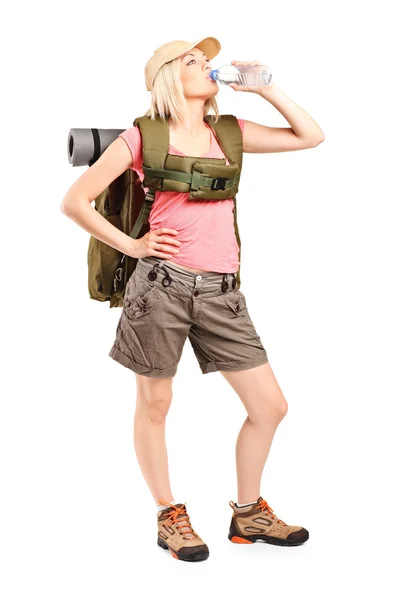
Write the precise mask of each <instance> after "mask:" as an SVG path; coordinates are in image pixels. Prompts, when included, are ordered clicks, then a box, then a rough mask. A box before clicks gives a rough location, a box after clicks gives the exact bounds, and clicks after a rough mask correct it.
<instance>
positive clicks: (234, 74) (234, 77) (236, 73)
mask: <svg viewBox="0 0 400 600" xmlns="http://www.w3.org/2000/svg"><path fill="white" fill-rule="evenodd" d="M209 78H210V79H212V80H214V81H218V82H219V83H223V84H224V85H229V84H230V83H235V84H236V85H243V86H245V85H250V86H251V85H268V84H269V82H270V81H271V79H272V73H271V71H270V69H269V68H268V67H267V66H266V65H238V66H235V65H223V66H222V67H220V68H219V69H212V70H211V71H210V72H209Z"/></svg>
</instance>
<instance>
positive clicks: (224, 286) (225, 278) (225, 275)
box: [221, 273, 229, 292]
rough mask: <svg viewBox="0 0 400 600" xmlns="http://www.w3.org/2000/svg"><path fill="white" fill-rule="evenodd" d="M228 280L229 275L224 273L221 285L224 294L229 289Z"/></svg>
mask: <svg viewBox="0 0 400 600" xmlns="http://www.w3.org/2000/svg"><path fill="white" fill-rule="evenodd" d="M227 278H228V273H224V274H223V276H222V283H221V290H222V291H223V292H226V290H227V289H228V288H229V283H228V282H227Z"/></svg>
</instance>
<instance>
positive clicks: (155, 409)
mask: <svg viewBox="0 0 400 600" xmlns="http://www.w3.org/2000/svg"><path fill="white" fill-rule="evenodd" d="M171 400H172V397H171V396H151V397H148V398H144V399H143V400H142V403H143V404H144V406H145V409H146V412H147V415H148V417H149V418H150V419H151V420H152V421H155V422H157V423H160V422H163V421H165V418H166V416H167V414H168V411H169V408H170V406H171Z"/></svg>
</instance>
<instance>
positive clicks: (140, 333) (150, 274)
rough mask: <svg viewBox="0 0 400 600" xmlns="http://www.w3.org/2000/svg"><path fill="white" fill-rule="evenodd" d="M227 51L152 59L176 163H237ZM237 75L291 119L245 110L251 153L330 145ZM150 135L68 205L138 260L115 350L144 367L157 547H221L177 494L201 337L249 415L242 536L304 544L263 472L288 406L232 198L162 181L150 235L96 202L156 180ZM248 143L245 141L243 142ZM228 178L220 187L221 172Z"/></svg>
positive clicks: (291, 110)
mask: <svg viewBox="0 0 400 600" xmlns="http://www.w3.org/2000/svg"><path fill="white" fill-rule="evenodd" d="M220 48H221V46H220V43H219V42H218V40H216V39H215V38H213V37H208V38H204V39H202V40H198V41H197V42H193V43H192V42H185V41H181V40H179V41H173V42H169V43H167V44H164V45H163V46H161V47H160V48H158V49H157V50H156V51H155V52H154V55H153V56H152V57H151V58H150V59H149V61H148V62H147V64H146V68H145V80H146V86H147V89H148V90H149V91H151V93H152V97H151V107H150V109H149V110H148V112H147V113H146V114H145V115H144V116H145V117H147V118H148V119H152V120H154V119H156V117H157V118H161V119H163V122H164V124H166V125H167V126H168V131H169V150H168V160H169V161H171V160H172V161H177V162H176V164H177V165H181V164H183V163H182V160H183V159H185V158H187V159H189V160H191V159H193V157H194V158H196V157H197V158H198V160H199V161H200V162H201V160H203V161H204V164H205V165H206V166H207V164H211V163H212V162H213V161H212V160H211V161H210V160H208V162H207V159H214V162H215V159H220V160H219V161H217V163H223V164H226V165H229V158H228V157H227V156H226V154H225V153H224V151H223V149H222V148H221V145H220V144H219V143H218V139H217V137H216V135H215V132H214V131H213V127H212V126H210V123H207V122H206V120H205V117H206V115H208V113H209V112H210V111H213V113H214V115H213V118H214V121H211V125H212V124H213V123H214V122H215V123H216V124H217V121H218V119H219V118H221V115H219V112H218V106H217V102H216V99H215V96H216V95H217V93H218V85H217V83H216V82H215V81H213V80H212V79H210V77H209V72H210V70H211V65H210V60H211V59H212V58H214V57H215V56H216V55H217V54H218V52H219V51H220ZM232 63H233V64H236V65H247V64H260V63H259V62H257V61H254V62H240V61H232ZM230 85H231V88H232V89H234V90H235V91H242V92H252V93H255V94H259V95H260V96H261V97H262V98H264V99H265V100H267V101H268V102H270V103H271V104H273V105H274V106H275V107H276V108H277V110H279V111H280V112H281V113H282V115H283V116H284V117H285V118H286V119H287V121H288V122H289V124H290V127H287V128H273V127H267V126H264V125H260V124H258V123H254V122H252V121H248V120H245V119H240V118H239V119H236V118H234V119H233V125H232V127H233V129H232V132H233V133H232V139H237V137H236V138H234V136H235V127H236V134H237V133H238V131H239V130H238V129H237V127H240V131H239V133H240V132H241V140H240V142H241V144H240V151H241V150H243V152H249V153H268V152H285V151H290V150H300V149H305V148H310V147H314V146H317V145H318V144H319V143H321V141H323V139H324V135H323V132H322V131H321V129H320V127H319V126H318V125H317V123H316V122H315V121H314V120H313V119H312V118H311V117H310V116H309V115H308V114H307V113H306V112H305V111H304V110H303V109H301V108H300V107H299V106H298V105H297V104H295V103H294V102H293V101H292V100H290V99H289V98H288V97H287V96H286V95H285V94H284V93H283V92H282V91H281V90H280V89H279V88H278V87H277V86H276V85H275V84H274V83H273V82H271V83H270V84H269V85H268V86H262V85H261V86H249V87H242V86H238V85H234V84H230ZM222 117H223V116H222ZM231 123H232V121H231ZM144 140H145V142H144ZM144 143H146V151H148V146H147V144H150V142H149V140H148V138H147V137H145V138H143V137H142V135H141V130H140V127H139V126H137V125H135V126H133V127H131V128H129V129H127V130H125V131H124V132H123V133H121V134H120V135H119V136H118V138H117V139H116V140H115V141H114V142H113V143H112V144H110V146H109V147H108V148H107V149H106V150H105V151H104V153H103V154H102V155H101V156H100V158H99V159H98V160H97V161H96V162H95V163H94V164H93V165H92V166H91V167H90V168H89V169H88V170H87V171H86V172H85V173H84V174H83V175H82V176H81V177H80V178H79V179H78V180H77V181H76V182H75V184H74V185H73V186H72V187H71V188H70V190H69V191H68V193H67V194H66V196H65V198H64V200H63V203H62V210H63V212H64V213H65V214H66V215H67V216H69V217H71V218H73V219H74V220H75V221H76V222H77V223H78V224H79V225H81V226H82V227H83V228H85V229H86V230H87V231H88V232H89V233H90V234H91V235H94V236H95V237H97V238H98V239H99V240H101V241H103V242H104V243H106V244H108V245H109V246H112V247H113V248H116V249H118V250H120V251H121V252H123V253H124V254H126V255H129V256H132V257H136V258H138V262H137V266H136V269H135V270H134V272H133V273H132V276H131V278H130V279H129V281H128V283H127V287H126V289H125V295H124V307H123V309H122V313H121V317H120V319H119V322H118V326H117V331H116V338H115V341H114V343H113V345H112V348H111V350H110V353H109V355H110V357H111V358H113V359H114V360H115V361H117V362H119V363H120V364H121V365H123V366H125V367H127V368H129V369H131V370H132V371H133V372H134V373H135V376H136V382H137V401H136V411H135V422H134V445H135V451H136V455H137V458H138V462H139V464H140V468H141V470H142V473H143V476H144V478H145V481H146V483H147V485H148V487H149V490H150V493H151V494H152V496H153V498H154V501H155V504H156V510H157V523H158V537H157V543H158V545H159V546H161V547H162V548H164V549H168V550H170V552H171V554H172V556H173V557H175V558H178V559H181V560H186V561H199V560H204V559H206V558H207V557H208V556H209V549H208V546H207V545H206V543H205V542H204V540H203V539H202V538H201V537H200V535H199V534H198V533H197V532H196V531H195V530H194V529H193V527H192V525H191V521H190V517H189V514H188V512H187V507H186V504H185V503H182V502H180V503H177V502H176V501H175V499H174V496H173V494H172V491H171V487H170V482H169V473H168V465H167V449H166V444H165V420H166V416H167V414H168V409H169V407H170V404H171V400H172V384H173V379H174V376H175V375H176V373H177V367H178V363H179V360H180V357H181V353H182V350H183V346H184V343H185V340H186V339H187V338H189V340H190V343H191V345H192V348H193V351H194V353H195V356H196V358H197V360H198V363H199V367H200V369H201V371H202V373H204V374H206V373H211V372H215V371H219V372H220V373H221V374H222V375H223V377H224V378H225V379H226V380H227V381H228V383H229V384H230V385H231V386H232V388H233V389H234V390H235V392H236V393H237V395H238V396H239V398H240V400H241V401H242V402H243V404H244V407H245V409H246V411H247V417H246V419H245V421H244V423H243V426H242V428H241V430H240V432H239V435H238V439H237V444H236V467H237V490H238V498H237V502H233V501H232V500H231V501H230V502H229V505H230V507H231V508H232V510H233V512H232V518H231V524H230V530H229V533H228V537H229V539H230V540H231V541H232V542H237V543H252V542H254V541H256V540H262V541H265V542H267V543H271V544H278V545H284V546H292V545H299V544H302V543H304V542H305V541H306V540H307V539H308V537H309V534H308V531H307V530H306V529H305V528H303V527H301V526H295V525H288V524H286V523H285V522H284V521H282V520H281V519H279V518H278V517H277V516H276V515H275V514H274V512H273V510H272V508H271V507H270V506H269V505H268V503H267V501H266V500H265V499H264V498H263V497H262V496H261V495H260V482H261V476H262V472H263V468H264V465H265V462H266V459H267V456H268V454H269V450H270V447H271V443H272V439H273V436H274V434H275V431H276V428H277V427H278V425H279V423H280V422H281V421H282V419H283V417H284V416H285V414H286V412H287V402H286V400H285V398H284V396H283V394H282V391H281V389H280V387H279V385H278V383H277V381H276V379H275V376H274V374H273V371H272V369H271V366H270V364H269V361H268V357H267V353H266V350H265V348H264V346H263V344H262V342H261V339H260V337H259V336H258V334H257V331H256V329H255V327H254V324H253V322H252V320H251V318H250V314H249V311H248V308H247V305H246V298H245V295H244V293H243V292H242V291H241V290H239V289H238V287H237V285H236V283H237V281H236V279H237V278H236V276H237V274H238V269H239V264H240V263H239V244H238V238H237V236H236V232H235V226H234V217H233V208H234V204H233V199H232V198H225V199H223V200H220V201H208V200H204V201H202V200H198V199H189V193H188V192H178V191H170V190H169V191H168V190H166V189H165V188H163V190H165V191H157V193H156V196H155V200H154V203H153V206H152V209H151V213H150V216H149V224H150V231H149V232H148V233H146V234H145V235H144V236H143V237H141V238H139V239H133V238H131V237H130V236H128V235H126V234H125V233H123V232H122V231H120V230H119V229H117V228H116V227H114V226H113V225H112V224H111V223H109V222H107V221H106V220H105V219H104V218H103V217H102V216H101V215H100V214H98V213H96V211H95V210H94V209H93V207H92V206H91V202H92V201H93V200H94V199H95V198H96V197H97V196H98V195H99V194H100V193H101V192H102V191H103V190H104V189H105V188H106V187H107V186H108V185H109V184H110V183H111V182H112V181H114V180H115V179H116V178H117V177H118V176H119V175H120V174H121V173H123V172H124V171H126V170H127V169H129V168H132V169H134V170H135V171H136V172H137V173H138V175H139V177H140V179H141V181H142V182H143V180H144V171H143V144H144ZM153 147H154V148H155V149H156V150H157V139H152V140H151V148H152V149H154V148H153ZM235 147H236V150H237V147H238V146H237V144H236V146H235ZM171 157H172V158H171ZM182 157H183V158H182ZM221 159H223V160H221ZM145 166H148V165H145ZM216 180H217V189H218V186H219V185H220V181H219V179H218V178H216ZM147 189H148V188H145V191H147Z"/></svg>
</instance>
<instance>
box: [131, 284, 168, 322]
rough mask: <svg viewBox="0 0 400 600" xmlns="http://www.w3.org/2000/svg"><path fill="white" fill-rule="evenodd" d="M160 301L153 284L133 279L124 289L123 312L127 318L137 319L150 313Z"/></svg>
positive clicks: (158, 293)
mask: <svg viewBox="0 0 400 600" xmlns="http://www.w3.org/2000/svg"><path fill="white" fill-rule="evenodd" d="M160 299H161V295H160V292H159V291H158V289H157V287H156V286H155V285H154V284H153V283H151V282H150V281H146V280H145V279H141V278H139V277H135V278H133V279H132V280H130V281H129V286H127V288H126V294H125V297H124V311H125V313H126V315H127V316H128V318H131V319H137V318H139V317H142V316H143V315H146V314H148V313H149V312H151V311H152V310H153V308H154V307H155V306H156V304H157V303H158V302H159V300H160Z"/></svg>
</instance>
